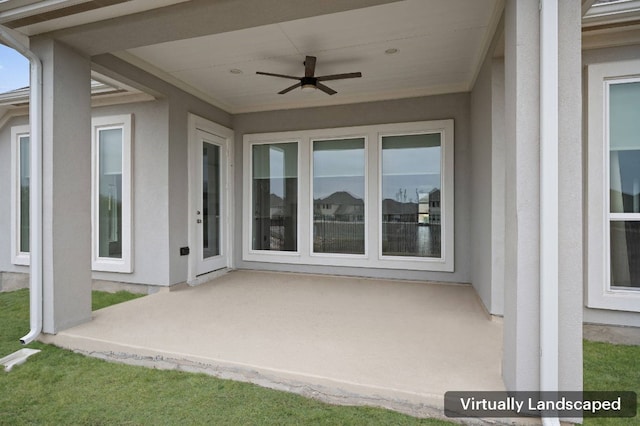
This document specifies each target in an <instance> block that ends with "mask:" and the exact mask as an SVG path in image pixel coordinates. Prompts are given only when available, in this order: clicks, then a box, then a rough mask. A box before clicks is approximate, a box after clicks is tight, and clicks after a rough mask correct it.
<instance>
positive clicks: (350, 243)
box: [313, 138, 365, 254]
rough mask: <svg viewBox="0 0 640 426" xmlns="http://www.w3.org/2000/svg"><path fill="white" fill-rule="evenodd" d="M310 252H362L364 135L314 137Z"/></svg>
mask: <svg viewBox="0 0 640 426" xmlns="http://www.w3.org/2000/svg"><path fill="white" fill-rule="evenodd" d="M313 252H314V253H342V254H364V253H365V150H364V138H356V139H340V140H316V141H313Z"/></svg>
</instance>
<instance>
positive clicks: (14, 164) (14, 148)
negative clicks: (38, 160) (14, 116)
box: [11, 124, 31, 266]
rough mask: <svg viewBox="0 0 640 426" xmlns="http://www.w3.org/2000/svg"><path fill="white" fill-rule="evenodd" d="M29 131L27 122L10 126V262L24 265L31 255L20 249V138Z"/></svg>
mask: <svg viewBox="0 0 640 426" xmlns="http://www.w3.org/2000/svg"><path fill="white" fill-rule="evenodd" d="M29 131H30V128H29V125H28V124H26V125H23V126H14V127H12V128H11V263H13V264H14V265H25V266H28V265H29V264H30V263H31V255H30V254H29V252H23V251H20V227H21V223H20V217H21V216H22V215H21V212H20V208H21V204H20V164H21V162H20V139H21V138H23V137H25V136H29ZM29 149H31V144H29Z"/></svg>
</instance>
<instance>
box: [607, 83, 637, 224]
mask: <svg viewBox="0 0 640 426" xmlns="http://www.w3.org/2000/svg"><path fill="white" fill-rule="evenodd" d="M609 88H610V91H609V102H610V108H609V149H610V155H609V157H610V185H611V188H610V206H611V212H612V213H640V137H639V136H638V135H640V82H637V83H621V84H612V85H610V86H609Z"/></svg>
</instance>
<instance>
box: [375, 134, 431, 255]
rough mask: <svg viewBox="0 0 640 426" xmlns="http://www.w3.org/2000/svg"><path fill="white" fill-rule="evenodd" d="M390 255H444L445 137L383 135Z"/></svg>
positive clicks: (385, 247)
mask: <svg viewBox="0 0 640 426" xmlns="http://www.w3.org/2000/svg"><path fill="white" fill-rule="evenodd" d="M381 155H382V193H381V197H380V198H381V200H382V206H381V212H382V218H381V221H382V223H381V225H382V235H381V240H382V241H381V243H382V254H383V255H384V256H412V257H434V258H440V257H441V249H442V244H441V217H442V206H441V204H440V198H441V188H442V181H441V160H440V159H441V134H440V133H430V134H413V135H398V136H383V137H382V153H381Z"/></svg>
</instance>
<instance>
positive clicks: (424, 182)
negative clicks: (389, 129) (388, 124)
mask: <svg viewBox="0 0 640 426" xmlns="http://www.w3.org/2000/svg"><path fill="white" fill-rule="evenodd" d="M382 170H383V180H382V185H383V188H382V197H383V198H390V199H397V196H396V194H398V192H399V191H400V190H406V192H407V201H409V200H412V201H414V202H415V199H416V192H418V193H428V192H429V191H431V190H432V189H434V188H440V186H441V185H440V147H439V146H432V147H423V148H413V147H412V148H402V149H398V148H391V149H383V151H382ZM399 201H400V200H399Z"/></svg>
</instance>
